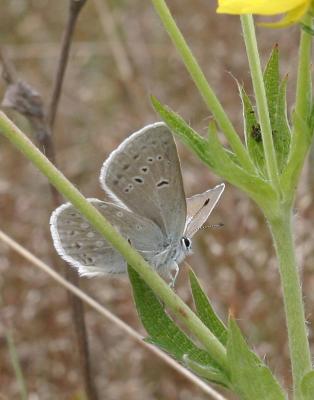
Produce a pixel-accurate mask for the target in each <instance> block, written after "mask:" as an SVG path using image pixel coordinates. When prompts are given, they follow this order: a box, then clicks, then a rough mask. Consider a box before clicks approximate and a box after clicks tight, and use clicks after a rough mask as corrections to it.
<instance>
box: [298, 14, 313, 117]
mask: <svg viewBox="0 0 314 400" xmlns="http://www.w3.org/2000/svg"><path fill="white" fill-rule="evenodd" d="M303 22H304V24H305V25H307V26H309V27H312V17H310V16H309V15H308V16H306V17H305V18H304V21H303ZM312 40H313V38H312V36H311V35H310V34H308V33H307V32H305V31H304V30H301V39H300V47H299V65H298V78H297V90H296V101H295V111H296V113H297V114H298V116H299V117H300V118H302V119H304V121H306V120H307V119H308V117H309V115H310V111H311V103H312V78H311V68H312V64H311V53H312Z"/></svg>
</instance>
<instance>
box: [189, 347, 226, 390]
mask: <svg viewBox="0 0 314 400" xmlns="http://www.w3.org/2000/svg"><path fill="white" fill-rule="evenodd" d="M183 363H184V365H185V366H186V367H187V368H189V369H190V370H191V371H193V372H194V373H195V374H196V375H198V376H199V377H201V378H203V379H206V380H208V381H210V382H215V383H219V384H220V385H222V386H225V387H228V388H230V381H229V380H228V379H225V378H224V376H223V375H222V374H221V373H220V372H219V373H217V370H216V369H214V368H212V367H210V366H208V365H202V364H199V363H197V362H196V361H193V360H191V359H190V358H189V356H188V355H184V357H183Z"/></svg>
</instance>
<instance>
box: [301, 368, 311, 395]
mask: <svg viewBox="0 0 314 400" xmlns="http://www.w3.org/2000/svg"><path fill="white" fill-rule="evenodd" d="M301 392H302V396H303V400H313V399H314V371H310V372H308V373H307V374H305V375H304V377H303V378H302V380H301Z"/></svg>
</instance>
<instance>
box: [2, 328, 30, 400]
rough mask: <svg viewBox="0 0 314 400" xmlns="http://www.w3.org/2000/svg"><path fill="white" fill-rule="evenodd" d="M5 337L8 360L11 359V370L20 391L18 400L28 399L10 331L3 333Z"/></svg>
mask: <svg viewBox="0 0 314 400" xmlns="http://www.w3.org/2000/svg"><path fill="white" fill-rule="evenodd" d="M5 336H6V340H7V344H8V348H9V352H10V359H11V362H12V366H13V369H14V372H15V377H16V380H17V382H18V385H19V389H20V399H21V400H27V399H28V393H27V387H26V383H25V380H24V376H23V372H22V368H21V365H20V361H19V357H18V355H17V351H16V347H15V343H14V340H13V335H12V332H11V331H10V330H9V331H7V332H5Z"/></svg>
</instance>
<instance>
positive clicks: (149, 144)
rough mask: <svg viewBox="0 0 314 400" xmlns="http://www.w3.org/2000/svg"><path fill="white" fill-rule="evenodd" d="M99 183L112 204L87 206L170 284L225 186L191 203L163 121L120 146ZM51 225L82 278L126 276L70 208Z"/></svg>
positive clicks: (110, 252)
mask: <svg viewBox="0 0 314 400" xmlns="http://www.w3.org/2000/svg"><path fill="white" fill-rule="evenodd" d="M100 183H101V186H102V187H103V189H104V190H105V192H106V194H107V195H108V196H109V198H110V201H101V200H98V199H88V201H89V202H90V203H91V204H93V206H94V207H96V208H97V210H98V211H99V212H100V213H101V214H102V215H103V216H104V217H105V218H106V219H107V220H108V221H109V222H110V223H111V224H112V225H113V226H114V227H115V228H116V229H117V231H118V232H119V233H120V234H121V235H122V236H123V237H124V238H126V239H127V240H128V241H129V243H130V244H131V246H133V247H134V248H135V249H137V250H138V251H139V253H140V254H141V255H142V256H143V257H144V258H145V260H146V261H147V262H148V263H149V264H150V265H151V266H152V267H153V268H154V269H156V270H157V271H158V272H159V273H160V274H161V275H162V276H164V277H165V278H167V279H168V278H170V279H171V280H172V282H173V281H174V279H175V277H176V275H177V273H178V265H179V264H180V263H181V262H182V261H183V259H184V258H185V257H186V256H187V255H188V254H189V253H191V239H192V237H193V235H194V234H195V232H197V230H198V229H199V228H200V227H201V226H202V225H203V223H204V222H205V221H206V219H207V218H208V216H209V214H210V213H211V211H212V209H213V208H214V206H215V205H216V203H217V201H218V199H219V197H220V196H221V194H222V192H223V190H224V184H221V185H218V186H216V187H215V188H213V189H210V190H207V191H206V192H204V193H202V194H199V195H196V196H193V197H191V198H190V199H186V198H185V194H184V189H183V183H182V176H181V168H180V162H179V158H178V154H177V149H176V145H175V142H174V139H173V136H172V134H171V132H170V130H169V129H168V127H167V126H166V125H165V124H163V123H156V124H152V125H148V126H146V127H144V128H143V129H142V130H140V131H138V132H136V133H134V134H132V135H131V136H130V137H129V138H127V139H126V140H125V141H124V142H122V143H121V145H120V146H119V147H118V148H117V149H116V150H115V151H113V152H112V153H111V155H110V157H109V158H108V159H107V160H106V161H105V163H104V165H103V167H102V169H101V174H100ZM50 225H51V233H52V237H53V242H54V245H55V248H56V250H57V252H58V253H59V255H60V256H61V257H62V258H64V259H65V260H66V261H67V262H69V263H70V264H71V265H73V266H74V267H77V268H78V270H79V273H80V274H81V275H87V276H93V275H99V274H106V273H122V272H125V271H126V262H125V260H124V259H123V257H122V256H121V255H120V254H119V253H118V252H117V251H116V250H115V249H114V248H113V247H112V246H111V245H110V244H109V243H108V242H107V241H106V240H105V239H104V238H103V237H102V236H101V235H100V234H99V233H98V232H97V231H96V230H95V229H94V228H93V227H92V226H91V225H90V224H89V222H88V221H87V220H86V219H85V218H84V217H83V216H82V215H81V214H80V213H79V212H78V211H76V210H75V208H74V207H73V206H72V205H71V204H70V203H67V204H64V205H62V206H60V207H58V208H57V209H56V210H55V211H54V212H53V214H52V216H51V219H50ZM173 273H174V275H175V277H174V276H173Z"/></svg>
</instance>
